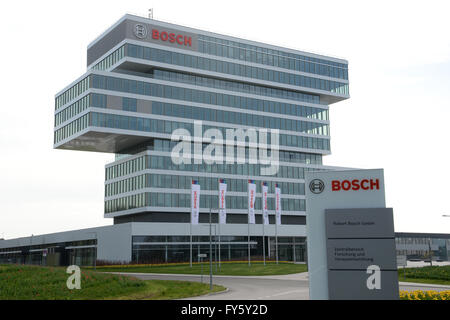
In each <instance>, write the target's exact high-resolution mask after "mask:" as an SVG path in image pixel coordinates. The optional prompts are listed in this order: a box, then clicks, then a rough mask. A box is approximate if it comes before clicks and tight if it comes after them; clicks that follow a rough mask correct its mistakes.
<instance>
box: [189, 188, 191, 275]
mask: <svg viewBox="0 0 450 320" xmlns="http://www.w3.org/2000/svg"><path fill="white" fill-rule="evenodd" d="M191 193H192V181H191ZM191 202H192V195H191ZM189 266H190V267H191V268H192V203H191V216H190V219H189Z"/></svg>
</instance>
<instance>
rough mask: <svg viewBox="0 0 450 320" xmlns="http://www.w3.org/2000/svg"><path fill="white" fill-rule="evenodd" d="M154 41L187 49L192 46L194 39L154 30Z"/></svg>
mask: <svg viewBox="0 0 450 320" xmlns="http://www.w3.org/2000/svg"><path fill="white" fill-rule="evenodd" d="M152 39H153V40H160V41H164V42H170V43H176V44H178V45H183V46H187V47H191V46H192V37H189V36H185V35H182V34H175V33H172V32H167V31H160V30H158V29H152Z"/></svg>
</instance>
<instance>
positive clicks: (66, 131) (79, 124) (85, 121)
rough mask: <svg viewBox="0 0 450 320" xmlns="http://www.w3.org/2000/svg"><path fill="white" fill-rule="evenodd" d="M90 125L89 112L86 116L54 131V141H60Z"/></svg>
mask: <svg viewBox="0 0 450 320" xmlns="http://www.w3.org/2000/svg"><path fill="white" fill-rule="evenodd" d="M88 125H89V113H88V114H85V115H84V116H82V117H80V118H78V119H76V120H74V121H72V122H71V123H69V124H67V125H65V126H64V127H62V128H60V129H58V130H56V131H55V132H54V141H55V143H58V142H60V141H62V140H64V139H66V138H68V137H70V136H71V135H73V134H75V133H77V132H80V131H81V130H83V129H85V128H87V127H88Z"/></svg>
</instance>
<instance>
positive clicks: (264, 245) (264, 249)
mask: <svg viewBox="0 0 450 320" xmlns="http://www.w3.org/2000/svg"><path fill="white" fill-rule="evenodd" d="M263 215H264V214H263ZM262 223H263V224H262V227H263V234H262V242H263V260H264V265H266V243H265V241H264V238H265V237H264V217H263V222H262Z"/></svg>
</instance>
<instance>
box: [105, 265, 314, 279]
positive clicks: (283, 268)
mask: <svg viewBox="0 0 450 320" xmlns="http://www.w3.org/2000/svg"><path fill="white" fill-rule="evenodd" d="M97 271H104V272H137V273H169V274H201V272H202V267H201V264H199V263H194V264H193V265H192V268H191V267H190V266H189V263H181V264H167V265H127V266H103V267H97ZM306 271H307V266H306V264H294V263H288V262H280V263H279V264H278V265H277V264H276V263H275V262H266V265H265V266H264V264H263V263H262V262H252V263H251V266H250V267H249V266H248V263H247V262H222V263H221V268H220V269H219V267H217V271H216V265H215V264H214V263H213V273H214V274H215V275H224V276H225V275H227V276H267V275H282V274H292V273H300V272H306ZM203 274H205V275H207V274H209V262H204V263H203Z"/></svg>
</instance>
